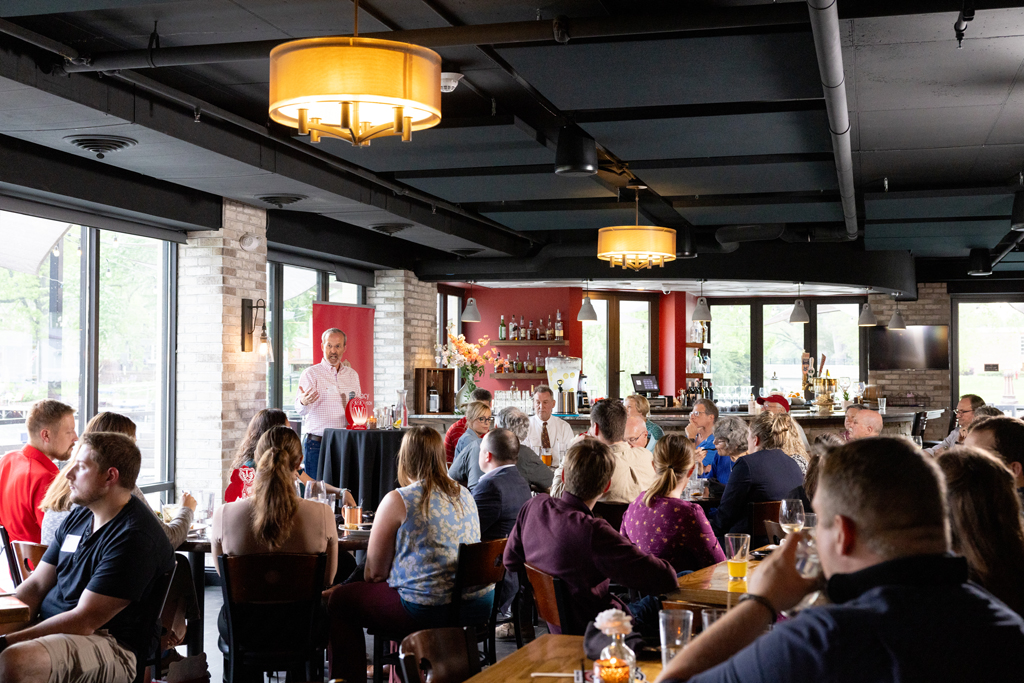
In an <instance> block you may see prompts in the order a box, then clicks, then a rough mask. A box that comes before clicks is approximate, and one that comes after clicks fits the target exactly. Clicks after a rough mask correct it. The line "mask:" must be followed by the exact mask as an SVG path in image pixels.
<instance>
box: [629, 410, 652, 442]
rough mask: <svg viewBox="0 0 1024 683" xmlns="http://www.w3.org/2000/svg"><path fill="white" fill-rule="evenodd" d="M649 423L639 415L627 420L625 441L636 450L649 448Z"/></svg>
mask: <svg viewBox="0 0 1024 683" xmlns="http://www.w3.org/2000/svg"><path fill="white" fill-rule="evenodd" d="M648 438H649V437H648V435H647V422H646V421H645V420H644V419H643V418H642V417H640V416H639V415H634V416H633V417H630V418H628V419H627V420H626V434H625V441H626V443H628V444H629V445H630V446H633V447H635V448H646V447H647V440H648Z"/></svg>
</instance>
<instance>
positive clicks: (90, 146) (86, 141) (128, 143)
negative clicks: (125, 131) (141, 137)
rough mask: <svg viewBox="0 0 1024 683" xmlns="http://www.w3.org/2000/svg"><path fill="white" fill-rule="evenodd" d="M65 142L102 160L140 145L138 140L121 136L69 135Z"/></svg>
mask: <svg viewBox="0 0 1024 683" xmlns="http://www.w3.org/2000/svg"><path fill="white" fill-rule="evenodd" d="M64 140H65V141H66V142H68V143H70V144H72V145H74V146H75V147H77V148H78V149H84V150H85V151H86V152H92V153H93V154H95V155H96V158H97V159H102V158H103V157H105V156H106V155H108V154H111V153H113V152H120V151H121V150H122V149H128V148H129V147H134V146H135V145H137V144H139V141H138V140H133V139H132V138H125V137H121V136H120V135H69V136H68V137H66V138H64Z"/></svg>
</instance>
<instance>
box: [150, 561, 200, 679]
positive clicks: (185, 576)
mask: <svg viewBox="0 0 1024 683" xmlns="http://www.w3.org/2000/svg"><path fill="white" fill-rule="evenodd" d="M174 563H175V566H174V576H173V577H172V578H171V584H170V587H169V588H168V590H167V597H166V598H164V604H163V608H162V609H161V610H160V644H159V646H158V647H157V648H156V651H155V653H154V654H153V656H152V657H150V658H149V659H148V660H147V661H146V666H147V667H148V666H152V667H154V669H153V676H152V678H153V679H154V680H156V679H160V678H163V676H162V675H160V674H161V673H162V672H161V671H159V670H158V669H157V668H156V667H159V666H160V662H161V659H162V657H161V655H162V654H163V653H164V652H165V651H167V650H169V649H171V648H172V647H176V646H177V645H179V642H178V639H177V638H173V636H172V630H173V629H174V626H175V623H176V622H177V621H178V619H179V617H182V616H183V617H184V622H185V627H186V629H187V628H188V627H189V626H191V625H192V623H193V620H195V619H198V618H199V602H198V599H197V597H196V589H195V585H194V584H193V583H192V566H191V565H190V564H189V561H188V558H187V557H186V556H185V555H183V554H181V553H175V554H174ZM178 635H184V633H180V634H178ZM172 638H173V640H172ZM181 642H184V641H181Z"/></svg>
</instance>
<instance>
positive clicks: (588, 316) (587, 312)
mask: <svg viewBox="0 0 1024 683" xmlns="http://www.w3.org/2000/svg"><path fill="white" fill-rule="evenodd" d="M576 320H582V321H596V320H597V311H595V310H594V304H592V303H590V280H587V293H586V296H584V297H583V305H582V306H581V307H580V312H579V315H577V316H576Z"/></svg>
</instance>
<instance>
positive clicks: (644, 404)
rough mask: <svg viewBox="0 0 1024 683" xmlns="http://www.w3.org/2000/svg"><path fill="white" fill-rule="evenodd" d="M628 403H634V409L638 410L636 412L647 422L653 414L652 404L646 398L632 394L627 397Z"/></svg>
mask: <svg viewBox="0 0 1024 683" xmlns="http://www.w3.org/2000/svg"><path fill="white" fill-rule="evenodd" d="M626 400H627V401H632V402H633V407H634V408H636V412H638V413H640V415H641V416H642V417H643V418H644V419H645V420H646V419H647V417H648V416H649V415H650V414H651V402H650V401H648V400H647V398H646V397H645V396H641V395H640V394H630V395H629V396H627V397H626Z"/></svg>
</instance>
